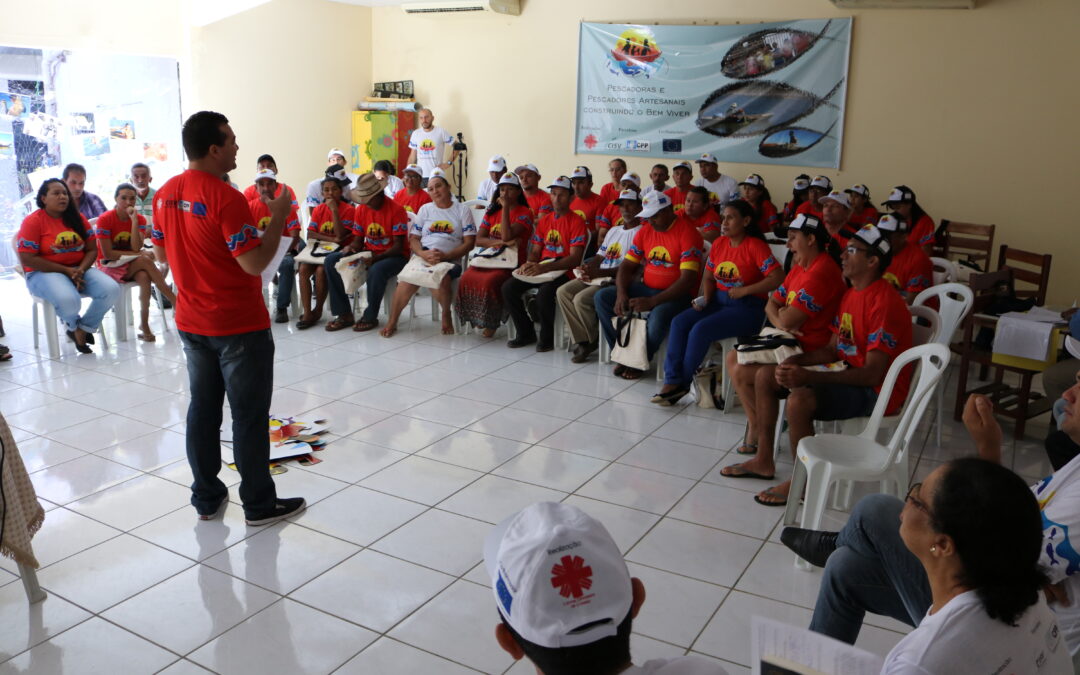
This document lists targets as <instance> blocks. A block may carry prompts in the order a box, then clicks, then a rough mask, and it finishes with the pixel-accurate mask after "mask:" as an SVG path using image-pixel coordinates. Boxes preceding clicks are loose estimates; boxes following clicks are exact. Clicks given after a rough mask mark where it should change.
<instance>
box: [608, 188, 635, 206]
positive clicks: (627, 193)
mask: <svg viewBox="0 0 1080 675" xmlns="http://www.w3.org/2000/svg"><path fill="white" fill-rule="evenodd" d="M624 199H628V200H630V201H632V202H641V195H640V194H639V193H638V191H637V190H623V191H622V192H620V193H619V198H618V199H613V200H611V203H612V204H615V205H616V206H618V205H619V202H621V201H622V200H624Z"/></svg>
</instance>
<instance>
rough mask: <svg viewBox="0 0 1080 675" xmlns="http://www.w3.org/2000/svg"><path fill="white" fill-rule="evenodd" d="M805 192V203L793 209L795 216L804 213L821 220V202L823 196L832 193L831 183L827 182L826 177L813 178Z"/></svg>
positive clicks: (822, 205)
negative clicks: (806, 193)
mask: <svg viewBox="0 0 1080 675" xmlns="http://www.w3.org/2000/svg"><path fill="white" fill-rule="evenodd" d="M807 192H808V195H807V199H806V201H805V202H803V203H802V204H801V205H799V208H797V209H795V214H796V215H798V214H800V213H805V214H808V215H814V216H817V217H818V218H821V216H822V214H823V212H824V206H825V204H824V203H823V202H822V201H821V200H822V198H824V197H825V195H827V194H829V193H830V192H832V181H831V180H829V177H828V176H814V180H812V181H810V189H809V190H808V191H807Z"/></svg>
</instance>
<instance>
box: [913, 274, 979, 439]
mask: <svg viewBox="0 0 1080 675" xmlns="http://www.w3.org/2000/svg"><path fill="white" fill-rule="evenodd" d="M931 298H937V299H938V314H939V315H940V316H941V329H940V330H939V331H938V335H937V338H936V339H935V340H934V342H937V343H940V344H943V345H945V346H946V347H948V346H949V343H950V342H952V338H953V334H955V333H956V330H957V328H959V327H960V323H961V322H962V321H963V320H964V317H966V316H967V314H968V312H970V311H971V305H972V303H974V302H975V294H974V293H973V292H972V290H971V288H970V287H969V286H966V285H964V284H957V283H948V284H938V285H937V286H931V287H930V288H927V289H925V290H924V291H922V292H921V293H919V294H918V295H916V296H915V300H914V304H913V305H912V310H914V309H915V308H916V307H921V306H922V305H925V304H926V302H927V301H928V300H930V299H931ZM945 382H948V376H947V375H946V377H945ZM934 396H935V397H936V398H937V418H936V419H935V420H934V427H935V428H936V431H935V434H936V437H937V444H938V447H940V446H941V418H942V415H944V413H945V384H944V383H943V384H942V385H941V386H940V387H938V389H937V392H936V393H935V394H934Z"/></svg>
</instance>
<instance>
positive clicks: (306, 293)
mask: <svg viewBox="0 0 1080 675" xmlns="http://www.w3.org/2000/svg"><path fill="white" fill-rule="evenodd" d="M313 268H314V265H311V264H309V263H301V264H300V279H299V282H300V307H302V308H303V310H304V313H303V315H301V317H300V320H301V321H312V314H311V273H312V272H313V271H314V270H313Z"/></svg>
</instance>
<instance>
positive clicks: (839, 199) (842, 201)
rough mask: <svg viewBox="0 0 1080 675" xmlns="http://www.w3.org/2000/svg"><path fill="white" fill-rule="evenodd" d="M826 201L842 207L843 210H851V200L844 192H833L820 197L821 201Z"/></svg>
mask: <svg viewBox="0 0 1080 675" xmlns="http://www.w3.org/2000/svg"><path fill="white" fill-rule="evenodd" d="M826 199H828V200H831V201H834V202H836V203H837V204H839V205H840V206H843V207H844V208H845V209H850V208H851V200H850V199H848V196H847V193H846V192H840V191H838V190H833V191H832V192H830V193H829V194H827V195H825V196H824V197H822V198H821V201H825V200H826Z"/></svg>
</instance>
